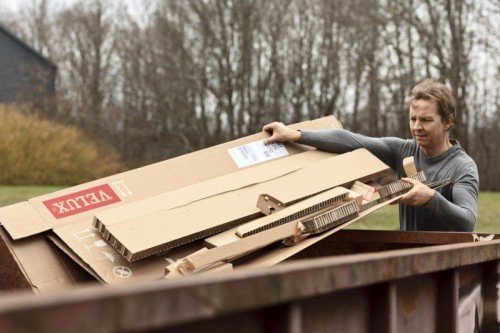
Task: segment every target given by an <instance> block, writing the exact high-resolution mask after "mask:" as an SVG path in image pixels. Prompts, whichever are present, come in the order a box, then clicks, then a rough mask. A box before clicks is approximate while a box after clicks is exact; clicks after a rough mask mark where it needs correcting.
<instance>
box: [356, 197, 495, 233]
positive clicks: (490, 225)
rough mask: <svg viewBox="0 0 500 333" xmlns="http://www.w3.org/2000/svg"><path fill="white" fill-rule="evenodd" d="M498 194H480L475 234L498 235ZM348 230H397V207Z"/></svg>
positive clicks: (372, 216) (387, 208)
mask: <svg viewBox="0 0 500 333" xmlns="http://www.w3.org/2000/svg"><path fill="white" fill-rule="evenodd" d="M499 202H500V192H480V193H479V210H478V217H477V224H476V229H475V231H476V232H481V233H490V232H491V233H500V205H499V204H498V203H499ZM349 228H350V229H373V230H399V217H398V206H397V205H393V206H391V205H388V206H385V207H384V208H381V209H379V210H377V211H375V212H373V213H371V214H370V215H368V216H366V217H364V218H363V219H361V220H359V221H358V222H355V223H353V224H351V226H349Z"/></svg>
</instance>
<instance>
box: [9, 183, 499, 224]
mask: <svg viewBox="0 0 500 333" xmlns="http://www.w3.org/2000/svg"><path fill="white" fill-rule="evenodd" d="M58 189H60V187H55V186H0V207H1V206H5V205H9V204H12V203H16V202H20V201H24V200H27V199H29V198H33V197H36V196H39V195H42V194H45V193H49V192H53V191H57V190H58ZM499 203H500V192H481V193H480V194H479V214H478V223H477V226H476V230H475V231H476V232H485V233H489V232H491V233H500V205H499ZM349 228H351V229H376V230H397V229H399V222H398V206H397V205H394V206H386V207H384V208H382V209H379V210H377V211H376V212H374V213H372V214H370V215H368V216H366V217H365V218H363V219H361V220H360V221H358V222H356V223H353V224H352V225H351V226H350V227H349Z"/></svg>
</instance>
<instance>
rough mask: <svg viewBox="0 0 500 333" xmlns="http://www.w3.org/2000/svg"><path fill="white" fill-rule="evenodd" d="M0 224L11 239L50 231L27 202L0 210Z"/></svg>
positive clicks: (48, 226)
mask: <svg viewBox="0 0 500 333" xmlns="http://www.w3.org/2000/svg"><path fill="white" fill-rule="evenodd" d="M0 223H1V224H2V225H3V226H4V227H5V229H6V230H7V232H8V233H9V234H10V236H11V237H12V238H13V239H19V238H24V237H28V236H31V235H35V234H38V233H40V232H43V231H46V230H49V229H50V225H49V224H48V223H45V221H43V219H41V218H40V214H38V211H37V210H36V209H35V208H34V207H33V206H32V205H31V204H30V203H29V202H26V201H25V202H20V203H16V204H13V205H10V206H5V207H1V208H0Z"/></svg>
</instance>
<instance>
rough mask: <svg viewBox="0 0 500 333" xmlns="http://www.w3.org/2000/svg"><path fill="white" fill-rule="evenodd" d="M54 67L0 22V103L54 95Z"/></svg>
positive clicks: (33, 99) (55, 69)
mask: <svg viewBox="0 0 500 333" xmlns="http://www.w3.org/2000/svg"><path fill="white" fill-rule="evenodd" d="M56 72H57V67H56V66H55V65H54V64H53V63H51V62H50V61H49V60H47V59H46V58H44V57H43V56H42V55H40V54H39V53H38V52H36V51H35V50H33V49H32V48H31V47H30V46H28V45H27V44H26V43H24V42H23V41H22V40H20V39H19V38H17V37H16V36H15V35H14V34H12V33H11V32H9V31H8V30H7V29H6V28H4V27H2V26H1V25H0V104H1V103H5V104H8V103H15V102H36V101H37V99H40V98H43V97H50V96H53V95H54V93H55V78H56Z"/></svg>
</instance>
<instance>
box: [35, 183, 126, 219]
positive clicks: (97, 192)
mask: <svg viewBox="0 0 500 333" xmlns="http://www.w3.org/2000/svg"><path fill="white" fill-rule="evenodd" d="M119 201H121V200H120V198H119V197H118V195H116V193H115V192H114V191H113V190H112V189H111V186H109V185H108V184H104V185H100V186H96V187H92V188H89V189H86V190H83V191H79V192H75V193H72V194H67V195H64V196H61V197H58V198H54V199H50V200H47V201H44V202H43V204H44V205H45V207H47V209H48V210H49V211H50V212H51V213H52V215H54V217H55V218H56V219H61V218H64V217H68V216H72V215H75V214H79V213H82V212H86V211H88V210H91V209H95V208H99V207H103V206H107V205H110V204H112V203H115V202H119Z"/></svg>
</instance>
